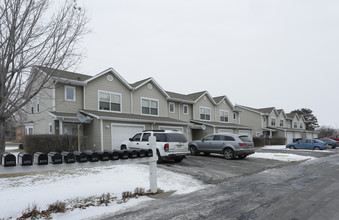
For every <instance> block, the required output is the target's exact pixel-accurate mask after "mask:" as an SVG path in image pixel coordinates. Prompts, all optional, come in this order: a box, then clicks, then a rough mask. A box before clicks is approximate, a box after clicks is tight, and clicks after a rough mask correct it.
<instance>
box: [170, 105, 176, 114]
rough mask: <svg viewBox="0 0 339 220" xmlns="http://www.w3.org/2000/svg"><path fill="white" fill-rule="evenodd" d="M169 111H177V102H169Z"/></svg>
mask: <svg viewBox="0 0 339 220" xmlns="http://www.w3.org/2000/svg"><path fill="white" fill-rule="evenodd" d="M169 112H170V113H175V104H174V103H173V102H170V103H169Z"/></svg>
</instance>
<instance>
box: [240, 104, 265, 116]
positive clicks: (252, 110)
mask: <svg viewBox="0 0 339 220" xmlns="http://www.w3.org/2000/svg"><path fill="white" fill-rule="evenodd" d="M236 107H239V108H242V109H246V110H248V111H251V112H255V113H258V114H260V115H269V114H267V113H262V112H259V111H256V110H254V109H251V108H249V107H246V106H243V105H236Z"/></svg>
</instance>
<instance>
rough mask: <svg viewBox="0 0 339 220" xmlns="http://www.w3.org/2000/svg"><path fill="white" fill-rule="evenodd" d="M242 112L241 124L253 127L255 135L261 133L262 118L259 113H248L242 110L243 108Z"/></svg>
mask: <svg viewBox="0 0 339 220" xmlns="http://www.w3.org/2000/svg"><path fill="white" fill-rule="evenodd" d="M241 110H242V111H241V112H240V118H241V120H240V124H241V125H245V126H248V127H252V128H253V132H252V133H253V134H254V135H255V134H256V132H260V133H261V129H262V116H261V115H260V114H258V113H255V112H252V111H248V110H246V109H242V108H241Z"/></svg>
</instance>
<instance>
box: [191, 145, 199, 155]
mask: <svg viewBox="0 0 339 220" xmlns="http://www.w3.org/2000/svg"><path fill="white" fill-rule="evenodd" d="M190 152H191V155H193V156H196V155H198V150H197V148H196V147H195V146H190Z"/></svg>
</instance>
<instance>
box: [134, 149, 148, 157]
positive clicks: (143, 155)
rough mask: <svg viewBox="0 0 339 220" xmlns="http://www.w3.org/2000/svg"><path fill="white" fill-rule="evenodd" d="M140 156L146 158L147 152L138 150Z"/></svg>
mask: <svg viewBox="0 0 339 220" xmlns="http://www.w3.org/2000/svg"><path fill="white" fill-rule="evenodd" d="M135 151H136V152H137V154H138V157H145V156H146V151H145V150H144V149H137V150H135Z"/></svg>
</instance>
